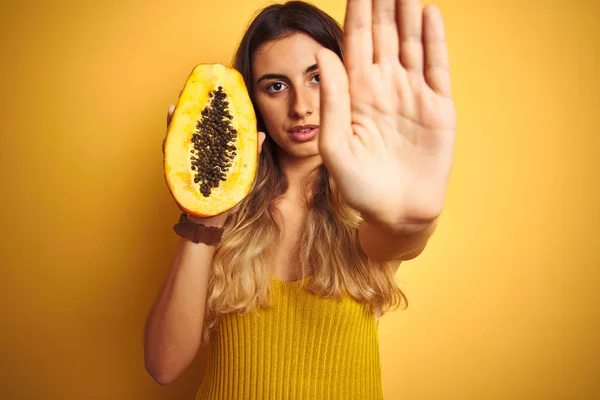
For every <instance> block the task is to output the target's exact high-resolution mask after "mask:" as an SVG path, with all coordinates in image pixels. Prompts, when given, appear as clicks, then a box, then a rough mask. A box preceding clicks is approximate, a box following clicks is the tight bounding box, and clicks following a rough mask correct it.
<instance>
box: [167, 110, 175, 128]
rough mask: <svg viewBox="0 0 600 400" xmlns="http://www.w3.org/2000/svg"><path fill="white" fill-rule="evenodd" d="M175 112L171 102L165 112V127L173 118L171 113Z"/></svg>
mask: <svg viewBox="0 0 600 400" xmlns="http://www.w3.org/2000/svg"><path fill="white" fill-rule="evenodd" d="M174 112H175V104H171V106H170V107H169V111H168V112H167V128H168V127H169V125H171V120H172V119H173V113H174Z"/></svg>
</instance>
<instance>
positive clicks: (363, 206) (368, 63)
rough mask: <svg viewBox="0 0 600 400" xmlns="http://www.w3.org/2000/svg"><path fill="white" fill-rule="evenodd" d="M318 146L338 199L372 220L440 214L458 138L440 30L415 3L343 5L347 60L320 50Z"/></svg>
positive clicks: (387, 0) (366, 0)
mask: <svg viewBox="0 0 600 400" xmlns="http://www.w3.org/2000/svg"><path fill="white" fill-rule="evenodd" d="M317 62H318V64H319V69H320V73H321V127H320V133H319V149H320V153H321V156H322V158H323V162H324V163H325V165H326V166H327V168H328V170H329V172H330V173H331V175H332V177H333V178H334V180H335V182H336V184H337V186H338V187H339V190H340V193H341V195H342V197H343V198H344V200H345V201H346V202H347V203H348V204H349V205H350V206H352V207H353V208H355V209H357V210H358V211H360V212H361V213H363V215H365V216H368V217H372V218H377V219H378V220H382V221H383V220H386V221H388V220H389V221H390V222H391V221H393V222H394V223H399V222H411V223H414V222H420V221H422V222H426V221H430V220H433V219H435V218H437V216H438V215H439V214H440V213H441V210H442V207H443V202H444V197H445V192H446V187H447V183H448V179H449V175H450V169H451V164H452V157H453V152H454V142H455V133H456V114H455V108H454V103H453V101H452V96H451V88H450V72H449V62H448V52H447V47H446V42H445V34H444V26H443V22H442V17H441V14H440V12H439V10H438V9H437V8H436V7H435V6H431V5H430V6H427V7H426V8H425V9H423V8H422V7H421V4H420V1H416V0H348V3H347V10H346V19H345V24H344V61H343V63H342V62H341V61H340V59H339V58H337V56H336V55H335V54H334V53H333V52H331V51H329V50H325V49H324V50H322V51H321V52H319V53H318V54H317Z"/></svg>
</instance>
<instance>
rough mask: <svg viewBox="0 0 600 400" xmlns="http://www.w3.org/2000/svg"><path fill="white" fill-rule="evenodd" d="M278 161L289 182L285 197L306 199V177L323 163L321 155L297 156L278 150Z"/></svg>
mask: <svg viewBox="0 0 600 400" xmlns="http://www.w3.org/2000/svg"><path fill="white" fill-rule="evenodd" d="M277 162H278V164H279V167H280V168H281V170H282V172H283V174H284V176H285V178H286V180H287V182H288V186H287V189H286V191H285V193H284V194H283V197H284V198H287V199H290V200H302V201H304V198H303V189H304V188H303V182H304V179H305V178H306V177H307V176H308V175H309V174H310V173H311V172H313V171H314V169H315V168H317V167H318V166H319V165H321V164H323V159H322V158H321V156H320V155H315V156H311V157H304V158H296V157H291V156H290V155H289V154H286V153H284V152H277Z"/></svg>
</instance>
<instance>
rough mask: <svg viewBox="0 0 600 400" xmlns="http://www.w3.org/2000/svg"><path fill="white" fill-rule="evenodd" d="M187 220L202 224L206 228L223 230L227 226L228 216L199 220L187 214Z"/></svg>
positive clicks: (222, 215)
mask: <svg viewBox="0 0 600 400" xmlns="http://www.w3.org/2000/svg"><path fill="white" fill-rule="evenodd" d="M186 218H187V219H188V220H189V221H191V222H193V223H195V224H202V225H204V226H211V227H215V228H223V226H224V225H225V221H226V220H227V215H225V214H221V215H215V216H213V217H203V218H199V217H194V216H193V215H189V214H187V213H186Z"/></svg>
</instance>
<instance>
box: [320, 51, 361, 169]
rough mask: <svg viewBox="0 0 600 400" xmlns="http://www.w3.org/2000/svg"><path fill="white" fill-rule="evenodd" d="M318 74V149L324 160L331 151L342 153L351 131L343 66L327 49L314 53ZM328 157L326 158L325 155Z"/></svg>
mask: <svg viewBox="0 0 600 400" xmlns="http://www.w3.org/2000/svg"><path fill="white" fill-rule="evenodd" d="M317 65H318V66H319V72H320V74H321V84H320V86H321V90H320V127H319V149H320V151H321V152H322V153H323V154H322V156H323V157H325V156H326V155H327V154H332V153H333V152H334V149H339V150H340V153H343V148H344V146H348V143H349V137H350V135H351V133H352V131H351V125H350V124H351V119H350V92H349V86H348V75H347V74H346V71H345V70H344V64H343V63H342V62H341V60H340V59H339V58H338V56H337V55H336V54H335V53H334V52H332V51H331V50H329V49H326V48H325V49H321V50H320V51H319V52H318V53H317ZM325 153H327V154H325Z"/></svg>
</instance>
